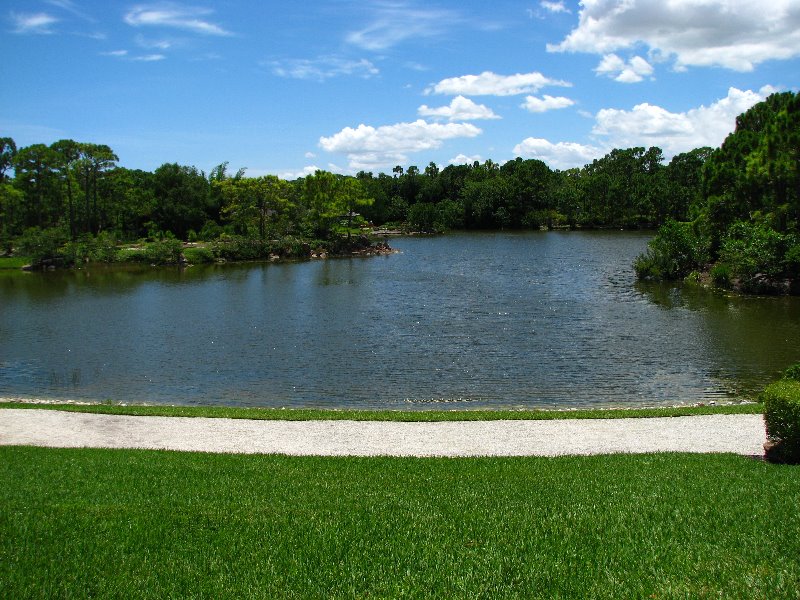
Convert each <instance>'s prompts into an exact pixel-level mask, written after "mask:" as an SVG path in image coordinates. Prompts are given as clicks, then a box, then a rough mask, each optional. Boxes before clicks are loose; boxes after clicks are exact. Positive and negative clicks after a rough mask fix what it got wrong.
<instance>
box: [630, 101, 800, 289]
mask: <svg viewBox="0 0 800 600" xmlns="http://www.w3.org/2000/svg"><path fill="white" fill-rule="evenodd" d="M798 152H800V95H798V94H794V93H792V92H786V93H783V94H773V95H772V96H770V97H769V98H767V99H766V100H765V101H764V102H761V103H759V104H757V105H755V106H754V107H753V108H751V109H750V110H748V111H747V112H745V113H744V114H742V115H740V116H739V118H738V119H737V125H736V130H735V131H734V132H733V133H731V134H730V135H729V136H728V137H727V138H726V139H725V142H724V143H723V144H722V147H720V148H719V149H717V150H714V151H713V152H708V149H699V150H696V151H694V152H693V153H689V154H687V155H679V156H676V157H675V159H673V162H672V163H670V168H671V169H670V172H669V173H668V178H667V179H668V181H669V182H670V185H672V193H673V194H675V199H676V204H681V205H682V206H683V207H684V209H686V210H687V211H688V213H689V214H691V216H692V218H693V219H694V221H693V222H694V224H695V230H696V231H700V232H702V237H703V238H704V239H705V244H706V256H705V257H704V259H705V260H706V261H710V262H712V263H713V262H717V261H719V262H720V263H723V264H724V266H720V267H719V268H718V269H717V270H716V271H715V273H716V276H714V275H713V274H712V277H713V278H714V279H715V281H716V282H717V283H718V284H720V285H727V284H728V283H736V284H737V286H738V288H739V289H742V290H744V291H748V292H770V293H773V292H781V293H783V292H787V291H790V290H791V289H792V286H791V284H788V285H787V284H785V283H784V282H782V281H780V280H782V279H785V278H789V279H791V278H797V277H798V276H800V249H798V248H797V245H798V239H799V238H798V236H799V235H800V230H798V227H799V226H800V172H799V170H798V165H800V160H799V158H800V156H799V155H798ZM700 165H702V178H701V179H698V178H697V177H696V176H695V175H693V173H697V170H698V168H699V166H700ZM687 169H688V170H687ZM698 184H699V185H701V187H702V189H701V191H700V193H692V192H690V191H689V188H691V187H692V186H696V185H698ZM676 185H677V186H678V187H675V186H676ZM657 243H660V242H657ZM662 249H663V250H664V251H666V252H667V253H669V252H670V251H674V252H675V253H676V254H675V255H674V256H671V255H669V254H667V255H665V256H662V255H661V254H659V253H655V254H653V253H648V255H647V256H644V257H640V258H639V259H638V260H637V263H636V268H637V272H639V273H640V275H641V274H645V275H646V276H651V277H660V278H664V279H675V278H680V277H682V276H683V273H682V272H681V271H682V269H681V268H672V267H673V266H679V265H681V264H684V262H685V257H686V253H685V252H684V249H683V248H682V247H681V245H680V244H678V245H670V244H666V245H665V247H664V248H662ZM698 266H702V265H700V264H698Z"/></svg>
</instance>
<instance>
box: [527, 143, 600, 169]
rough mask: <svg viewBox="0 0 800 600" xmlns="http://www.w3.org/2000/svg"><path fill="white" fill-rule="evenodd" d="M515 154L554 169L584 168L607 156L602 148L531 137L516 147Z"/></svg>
mask: <svg viewBox="0 0 800 600" xmlns="http://www.w3.org/2000/svg"><path fill="white" fill-rule="evenodd" d="M514 154H515V155H517V156H520V157H522V158H535V159H538V160H541V161H543V162H545V163H547V164H548V165H549V166H550V167H551V168H553V169H562V170H564V169H572V168H574V167H582V166H584V165H585V164H587V163H590V162H592V161H593V160H594V159H595V158H599V157H601V156H603V154H605V151H604V150H603V149H602V148H597V147H595V146H588V145H584V144H577V143H574V142H558V143H555V144H554V143H552V142H550V141H548V140H545V139H542V138H534V137H529V138H526V139H524V140H522V141H521V142H520V143H519V144H517V145H516V146H514Z"/></svg>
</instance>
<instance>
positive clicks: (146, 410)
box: [0, 402, 764, 422]
mask: <svg viewBox="0 0 800 600" xmlns="http://www.w3.org/2000/svg"><path fill="white" fill-rule="evenodd" d="M3 408H24V409H31V410H37V409H38V410H63V411H70V412H89V413H98V414H109V415H134V416H148V417H155V416H158V417H207V418H227V419H257V420H282V421H310V420H326V421H328V420H350V421H417V422H420V421H422V422H433V421H498V420H553V419H621V418H643V417H688V416H693V415H722V414H725V415H743V414H748V415H755V414H762V413H763V412H764V405H763V404H756V403H742V404H722V405H704V406H675V407H671V406H665V407H656V408H632V409H605V410H603V409H581V410H481V409H476V410H334V409H313V408H299V409H280V408H242V407H229V406H166V405H161V406H157V405H137V404H128V405H123V404H115V403H111V402H107V403H103V404H65V403H52V404H34V403H25V402H0V409H3Z"/></svg>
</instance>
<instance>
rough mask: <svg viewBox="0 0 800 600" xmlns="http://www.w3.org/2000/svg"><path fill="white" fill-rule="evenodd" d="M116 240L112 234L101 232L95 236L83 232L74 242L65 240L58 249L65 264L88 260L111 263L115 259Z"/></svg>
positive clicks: (116, 252)
mask: <svg viewBox="0 0 800 600" xmlns="http://www.w3.org/2000/svg"><path fill="white" fill-rule="evenodd" d="M117 254H118V250H117V241H116V240H115V239H114V236H113V235H110V234H108V233H106V232H101V233H99V234H98V235H97V236H92V235H88V234H83V235H81V236H79V237H78V239H77V240H76V241H74V242H67V243H66V244H65V245H64V246H63V247H62V248H60V250H59V255H60V256H62V257H63V258H64V262H65V264H68V265H72V264H81V263H88V262H105V263H111V262H114V261H115V260H116V259H117Z"/></svg>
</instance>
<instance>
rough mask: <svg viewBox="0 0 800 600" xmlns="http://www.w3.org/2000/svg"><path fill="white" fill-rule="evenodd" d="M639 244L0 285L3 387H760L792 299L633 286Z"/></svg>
mask: <svg viewBox="0 0 800 600" xmlns="http://www.w3.org/2000/svg"><path fill="white" fill-rule="evenodd" d="M647 240H648V236H647V235H646V234H640V233H620V232H613V233H602V232H583V233H578V232H564V233H556V232H552V233H538V232H537V233H526V234H505V233H502V234H459V235H452V236H446V237H437V238H404V239H398V240H392V244H393V245H394V246H396V247H397V248H399V249H400V250H401V251H402V253H401V254H397V255H392V256H385V257H375V258H369V259H363V258H358V259H341V260H328V261H316V262H304V263H293V264H251V265H221V266H216V265H215V266H208V267H193V268H190V269H187V270H184V271H179V270H173V269H91V270H89V271H78V272H64V273H47V274H29V275H25V276H19V275H14V276H10V277H8V276H5V277H0V306H2V311H1V312H0V396H35V397H63V398H74V399H95V400H100V399H107V398H111V399H114V400H122V401H129V402H130V401H148V402H164V403H167V402H168V403H189V404H192V403H196V404H231V405H249V406H323V407H370V408H379V407H383V408H412V409H413V408H430V407H431V406H438V405H440V404H442V403H444V405H446V406H447V407H452V406H460V405H464V406H468V407H518V406H519V407H523V406H524V407H551V406H559V407H567V406H589V405H603V406H610V405H615V406H619V405H622V406H631V405H641V404H658V403H676V402H698V401H709V400H713V399H719V398H727V397H730V396H738V395H745V396H748V395H752V394H754V393H756V392H757V391H758V390H759V389H761V388H762V387H763V385H764V384H765V383H766V382H767V381H768V380H769V379H771V378H772V377H774V376H775V375H777V374H778V373H779V372H780V371H781V370H782V369H784V368H785V367H786V366H787V365H789V364H791V363H793V362H796V361H798V360H800V351H799V350H798V347H800V344H799V343H798V342H799V341H800V303H799V302H798V300H800V299H798V298H739V297H730V296H726V295H724V294H719V293H714V292H708V291H705V290H701V289H697V288H693V287H671V286H664V285H657V284H641V283H636V282H635V281H634V277H633V272H632V270H631V267H630V265H631V262H632V260H633V258H634V257H635V256H636V255H637V254H638V253H639V252H641V251H642V250H643V249H644V247H645V245H646V243H647Z"/></svg>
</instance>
